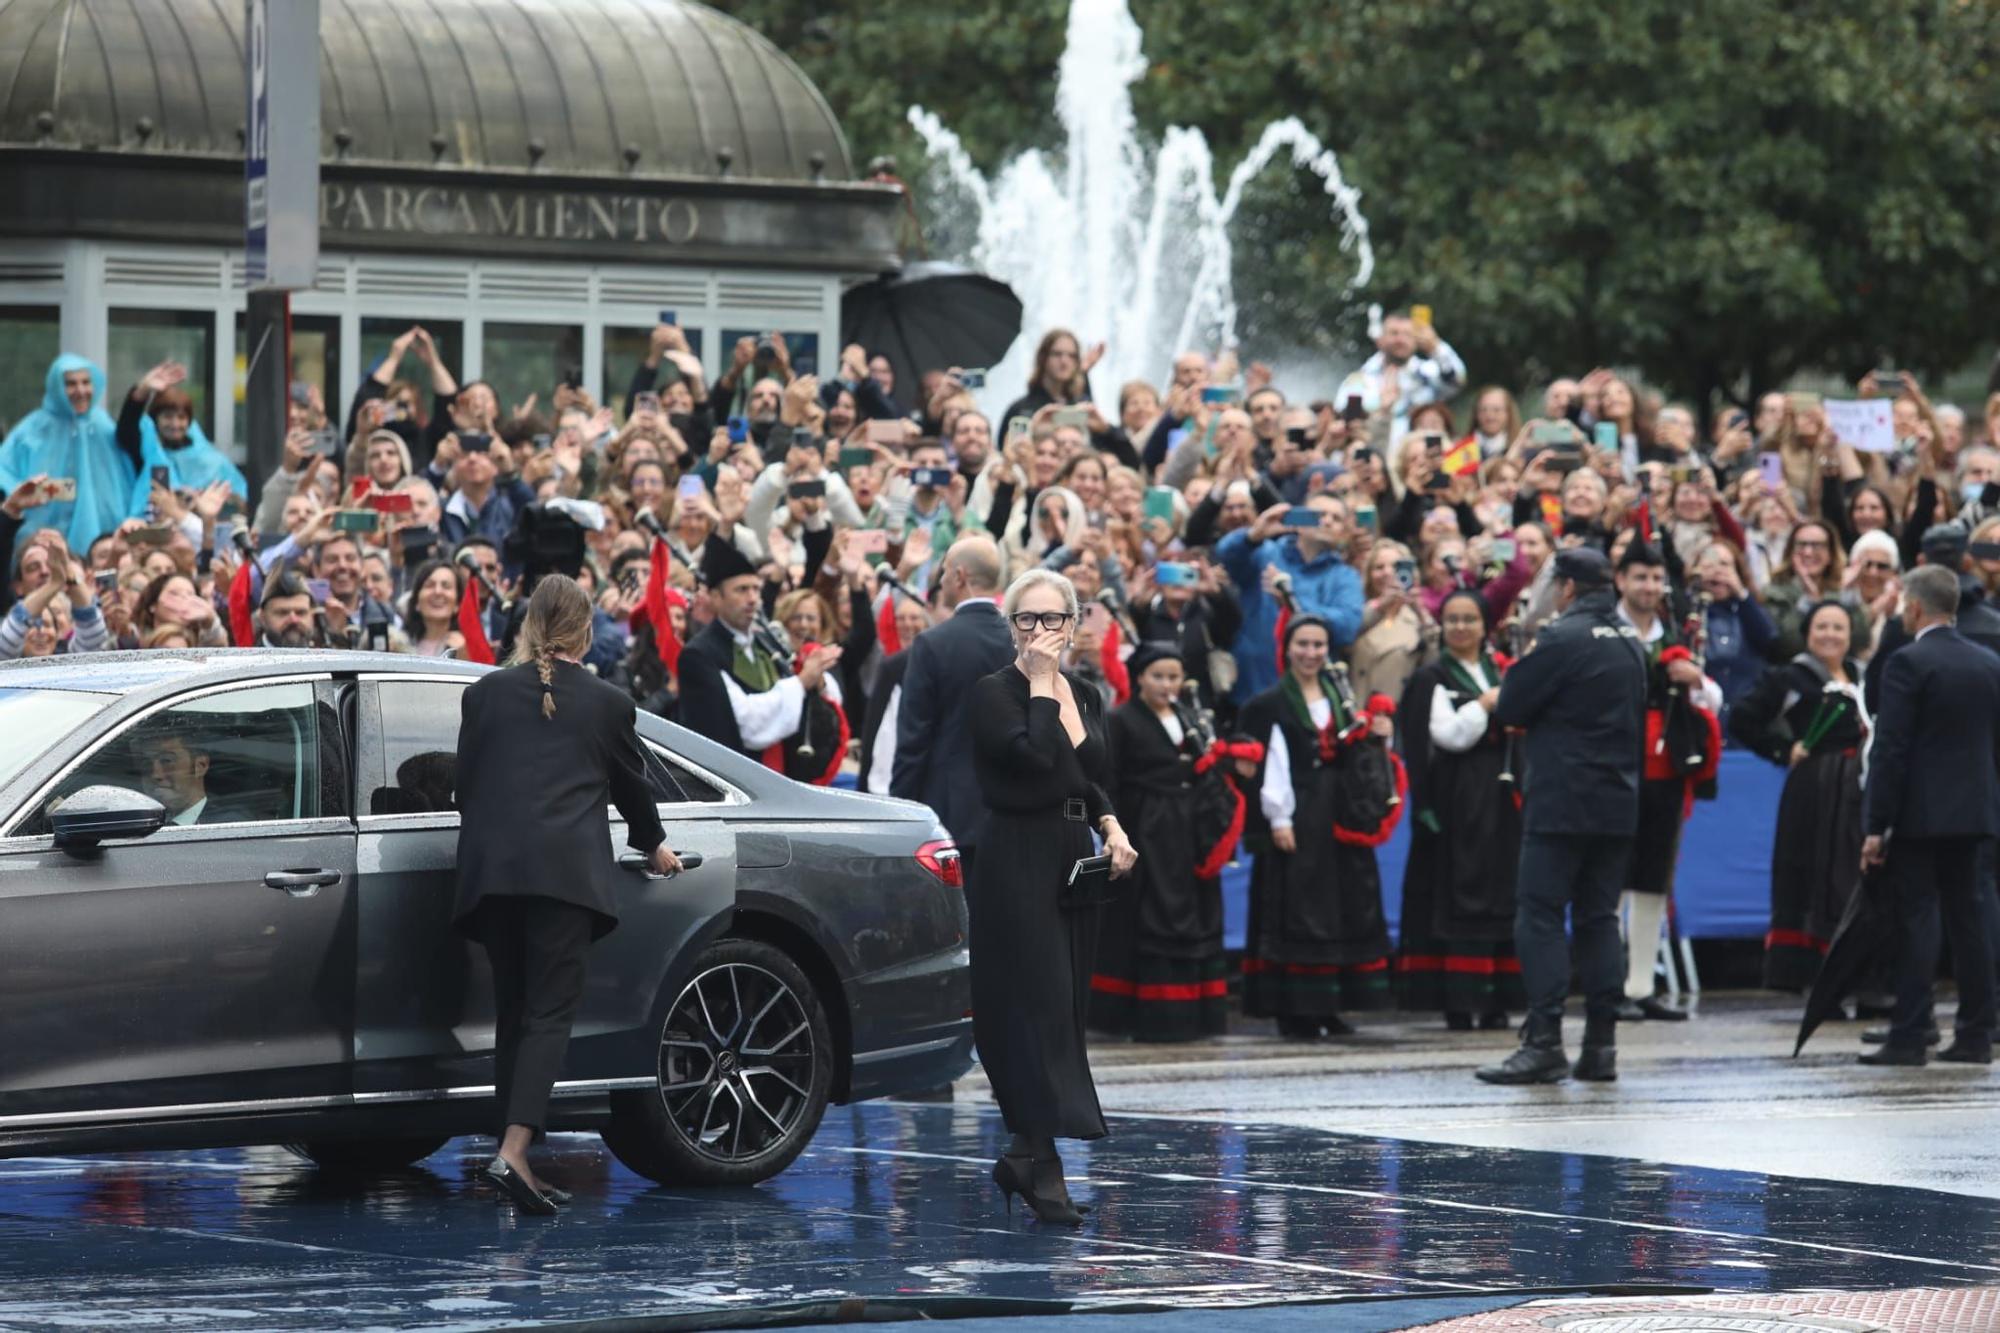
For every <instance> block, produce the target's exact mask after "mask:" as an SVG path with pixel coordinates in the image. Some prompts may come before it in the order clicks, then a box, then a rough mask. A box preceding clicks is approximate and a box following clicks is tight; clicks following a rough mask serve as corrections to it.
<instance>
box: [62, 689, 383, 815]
mask: <svg viewBox="0 0 2000 1333" xmlns="http://www.w3.org/2000/svg"><path fill="white" fill-rule="evenodd" d="M329 726H330V723H329ZM320 732H321V715H320V710H319V709H318V708H317V707H316V705H315V702H314V695H313V687H312V685H311V684H310V683H309V682H299V683H296V684H284V685H262V686H256V687H253V688H251V689H244V690H230V691H227V692H225V693H222V694H210V695H205V696H203V697H202V698H199V699H191V700H189V701H188V702H186V703H184V704H176V705H175V706H173V707H171V708H163V709H161V710H160V711H159V712H156V713H154V714H152V715H151V716H149V717H146V718H144V719H142V720H141V721H139V722H136V723H134V724H133V725H132V726H130V727H127V728H126V729H125V730H124V731H123V732H121V733H119V734H118V735H116V736H114V737H112V738H111V740H110V741H109V742H108V743H106V744H105V746H104V747H103V748H102V749H100V750H98V752H97V753H96V754H94V755H92V756H91V757H90V758H89V759H87V760H85V761H84V762H83V763H82V764H81V765H79V766H78V767H77V768H76V769H75V770H74V771H73V772H71V773H70V775H69V776H68V777H66V778H64V779H63V780H62V782H61V783H60V784H59V785H58V786H57V788H56V791H55V793H54V794H53V795H51V796H50V797H49V799H48V800H47V801H46V802H44V803H43V806H42V808H41V809H40V810H39V811H37V812H36V814H35V816H34V818H33V819H32V820H31V821H30V825H29V827H28V828H26V829H24V830H23V831H24V832H28V833H47V832H48V831H49V829H50V824H49V819H48V816H49V813H50V812H51V811H52V810H54V809H55V807H56V806H57V805H58V804H60V802H61V801H62V799H63V798H64V797H65V796H68V795H69V794H71V793H72V792H76V791H81V790H82V789H83V788H85V787H98V786H111V787H125V788H128V789H129V790H132V791H137V792H143V793H144V794H145V795H147V796H150V797H152V798H153V799H154V800H156V801H158V802H159V803H160V804H161V805H163V806H165V807H166V810H167V820H168V822H169V823H174V824H204V825H207V824H243V823H250V822H255V821H268V820H283V819H317V818H319V817H320V816H321V815H322V814H333V815H337V814H340V813H341V811H340V809H339V808H338V805H339V798H338V797H337V796H331V795H330V794H329V793H330V792H331V791H332V790H333V788H332V786H331V785H330V784H329V785H325V786H323V784H322V782H321V762H320V756H321V746H320ZM330 749H333V750H337V749H338V747H337V746H330ZM331 767H332V768H333V769H334V770H335V771H340V770H342V769H344V765H342V764H338V763H336V764H333V765H331ZM329 806H332V807H333V808H328V807H329Z"/></svg>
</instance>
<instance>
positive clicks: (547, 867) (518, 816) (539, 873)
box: [452, 662, 667, 936]
mask: <svg viewBox="0 0 2000 1333" xmlns="http://www.w3.org/2000/svg"><path fill="white" fill-rule="evenodd" d="M555 700H556V715H555V716H554V717H544V716H542V682H541V679H540V677H539V676H538V675H537V674H536V672H535V668H534V667H532V666H518V667H509V668H507V669H506V670H505V671H495V672H492V673H491V674H489V675H486V676H482V677H480V679H479V680H478V681H476V682H474V683H473V685H472V688H470V689H468V690H467V691H466V692H465V699H464V703H463V705H462V707H461V709H460V713H459V724H458V778H457V780H458V810H459V827H458V901H457V904H456V907H455V908H454V910H453V913H452V919H453V924H454V925H456V926H457V928H458V929H459V930H460V931H464V932H467V933H472V932H471V930H470V923H469V918H470V917H471V915H472V913H473V911H474V910H475V909H476V908H477V907H478V906H479V904H480V903H481V902H483V901H484V900H485V899H487V898H495V897H542V898H555V899H558V900H559V901H562V902H566V903H574V904H575V905H577V906H579V907H585V908H588V909H590V910H591V911H592V912H594V913H596V914H597V918H598V920H597V925H596V927H595V929H594V931H593V936H601V935H604V934H605V933H607V932H608V931H609V930H610V929H611V928H612V927H613V926H615V925H617V924H618V901H617V895H616V893H615V891H614V890H613V887H612V875H613V874H614V873H615V867H614V866H613V864H612V859H611V820H610V816H608V815H607V814H606V813H605V807H606V806H607V805H616V806H617V807H618V813H619V814H620V815H621V816H623V817H624V819H625V823H626V824H627V826H628V828H629V832H628V834H627V837H626V841H627V842H629V843H630V844H631V845H632V846H633V847H636V848H638V849H639V850H640V851H642V852H646V853H648V854H649V855H650V854H651V853H652V851H653V849H654V848H656V847H658V846H659V845H660V844H661V843H662V842H665V841H666V836H667V835H666V832H665V830H664V829H662V828H661V827H660V815H659V811H658V810H657V809H655V808H654V804H653V793H652V789H651V788H650V787H649V786H648V785H647V783H646V758H645V754H644V752H643V751H642V750H641V749H640V748H639V736H638V733H637V732H636V731H634V730H633V721H634V719H635V717H636V716H637V709H636V707H635V706H634V704H633V702H632V698H631V696H630V695H628V694H626V693H625V692H624V691H623V690H620V689H619V688H617V687H616V686H614V685H609V684H607V683H605V682H604V681H601V680H599V679H598V678H597V677H596V676H593V675H591V674H590V673H589V672H588V671H585V670H584V669H583V668H582V667H580V666H572V665H570V664H569V663H568V662H557V663H556V668H555Z"/></svg>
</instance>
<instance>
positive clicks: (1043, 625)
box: [1011, 611, 1073, 634]
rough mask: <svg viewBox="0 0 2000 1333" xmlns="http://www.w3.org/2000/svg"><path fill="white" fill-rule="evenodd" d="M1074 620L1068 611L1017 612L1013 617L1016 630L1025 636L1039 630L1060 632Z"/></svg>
mask: <svg viewBox="0 0 2000 1333" xmlns="http://www.w3.org/2000/svg"><path fill="white" fill-rule="evenodd" d="M1072 618H1073V617H1071V615H1070V613H1069V612H1067V611H1040V612H1036V611H1016V612H1015V613H1014V615H1013V616H1012V617H1011V619H1012V620H1013V622H1014V628H1015V629H1017V630H1019V631H1021V633H1023V634H1033V633H1034V632H1035V631H1036V630H1038V629H1047V630H1059V629H1061V628H1062V627H1063V626H1064V625H1067V624H1069V622H1070V620H1071V619H1072Z"/></svg>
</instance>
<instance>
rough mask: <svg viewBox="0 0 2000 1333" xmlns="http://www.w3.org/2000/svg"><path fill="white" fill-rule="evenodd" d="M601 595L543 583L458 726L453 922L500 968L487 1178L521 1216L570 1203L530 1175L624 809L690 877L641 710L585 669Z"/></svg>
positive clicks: (559, 579)
mask: <svg viewBox="0 0 2000 1333" xmlns="http://www.w3.org/2000/svg"><path fill="white" fill-rule="evenodd" d="M591 621H592V616H591V602H590V597H589V594H587V593H585V592H584V591H583V589H582V588H580V587H578V586H577V585H576V583H575V581H574V580H572V579H570V578H569V577H567V576H566V575H562V574H548V575H544V576H543V578H542V580H541V581H540V582H539V583H538V584H536V586H535V592H534V596H533V597H532V598H530V599H529V602H528V610H527V616H526V618H525V620H524V621H523V622H522V625H521V632H520V635H519V637H518V638H517V639H516V641H515V647H514V656H513V659H512V662H511V664H510V665H509V666H508V668H507V669H506V670H504V671H496V672H493V673H491V674H489V675H486V676H482V677H481V678H480V679H479V680H478V681H477V682H475V683H474V684H473V686H472V687H471V688H470V689H468V690H466V692H465V698H464V703H463V705H462V708H461V712H460V717H459V728H458V808H459V814H460V819H459V831H458V898H457V902H456V904H455V907H454V910H453V912H452V924H453V926H454V927H455V928H456V929H457V930H458V931H459V932H460V933H461V934H464V935H467V936H470V937H471V938H473V939H476V940H478V941H480V942H481V943H482V944H484V945H485V946H486V954H487V957H488V958H489V959H490V960H491V962H492V966H493V999H494V1015H495V1026H494V1037H493V1071H494V1078H493V1083H494V1094H495V1097H496V1098H497V1100H498V1101H499V1104H500V1109H501V1112H502V1116H501V1123H502V1125H503V1126H504V1128H503V1130H502V1131H501V1136H500V1151H499V1155H498V1156H496V1157H495V1158H494V1159H493V1162H492V1164H491V1165H490V1166H488V1167H487V1168H486V1178H487V1179H488V1180H489V1181H490V1182H492V1183H493V1184H494V1185H496V1186H498V1187H499V1188H500V1189H501V1190H502V1191H503V1192H504V1193H506V1194H507V1196H508V1197H509V1198H511V1199H512V1200H513V1201H514V1203H515V1205H516V1206H517V1207H519V1208H520V1209H521V1211H523V1212H527V1213H537V1214H548V1213H553V1212H555V1211H556V1205H557V1204H558V1203H563V1202H566V1201H567V1199H568V1196H567V1195H566V1194H565V1193H564V1192H563V1191H561V1190H555V1189H551V1188H550V1187H549V1186H547V1185H545V1184H544V1183H543V1182H542V1181H541V1180H540V1179H538V1178H537V1177H536V1175H535V1172H534V1169H533V1168H532V1167H530V1166H529V1165H528V1157H527V1152H528V1147H529V1145H530V1144H531V1143H533V1142H534V1140H535V1139H536V1138H538V1137H540V1136H541V1134H542V1130H543V1124H544V1120H545V1118H546V1113H547V1110H548V1101H549V1090H550V1089H551V1088H552V1087H553V1086H554V1085H555V1081H556V1074H557V1073H558V1072H559V1071H560V1070H561V1068H562V1061H563V1052H564V1050H565V1049H566V1048H567V1047H568V1045H569V1030H570V1024H571V1022H572V1021H573V1020H574V1019H575V1017H576V1012H577V1007H578V1006H579V1004H581V1002H582V1000H583V982H584V971H585V968H586V964H587V962H588V958H589V951H590V946H591V944H592V943H593V942H594V941H596V940H597V939H599V938H601V937H602V936H604V935H605V934H607V933H609V932H610V930H611V929H612V927H614V926H616V925H617V924H618V902H617V898H616V895H615V894H614V893H613V891H612V885H611V870H612V867H611V860H610V855H609V852H610V845H611V823H610V820H609V818H608V817H607V816H606V814H605V806H606V805H607V804H613V805H616V806H617V807H618V813H619V815H620V816H622V817H623V818H624V820H625V823H626V825H627V827H628V829H629V832H628V834H627V841H628V842H629V843H630V844H631V845H632V846H633V847H635V848H637V849H638V850H639V851H641V852H644V853H646V854H647V856H648V857H649V858H650V859H651V862H652V867H653V869H654V870H655V871H656V872H657V873H659V874H662V875H672V874H676V873H678V872H679V871H680V868H681V863H680V860H679V858H677V857H676V856H675V855H674V853H673V851H672V849H671V848H669V847H668V846H667V841H666V832H665V830H663V829H662V828H661V827H660V816H659V812H658V810H656V809H655V808H654V803H653V794H652V791H651V789H650V788H649V787H648V785H647V783H646V759H645V754H644V752H643V751H642V750H641V749H640V748H639V739H638V735H637V733H636V732H635V731H634V730H633V724H634V719H635V717H636V715H637V710H636V706H635V705H634V704H633V702H632V697H631V696H630V695H629V694H627V693H626V692H625V691H623V690H620V689H619V688H617V687H616V686H614V685H611V684H609V683H607V682H605V681H601V680H599V679H598V678H597V677H596V676H594V675H592V674H591V673H590V672H588V671H586V670H585V669H584V668H583V667H582V665H580V663H581V661H582V658H583V655H584V654H585V653H587V652H589V651H590V642H591V629H592V625H591Z"/></svg>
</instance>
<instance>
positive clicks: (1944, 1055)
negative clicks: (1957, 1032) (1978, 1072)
mask: <svg viewBox="0 0 2000 1333" xmlns="http://www.w3.org/2000/svg"><path fill="white" fill-rule="evenodd" d="M1937 1058H1938V1059H1939V1060H1942V1061H1943V1062H1944V1063H1946V1064H1952V1065H1990V1064H1992V1063H1993V1044H1992V1043H1991V1042H1982V1043H1980V1044H1979V1045H1976V1046H1975V1045H1972V1044H1970V1043H1968V1042H1966V1041H1965V1040H1964V1039H1963V1038H1961V1039H1959V1040H1958V1041H1954V1042H1953V1043H1952V1044H1951V1045H1949V1046H1947V1047H1945V1048H1944V1049H1943V1050H1941V1051H1939V1052H1938V1055H1937Z"/></svg>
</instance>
